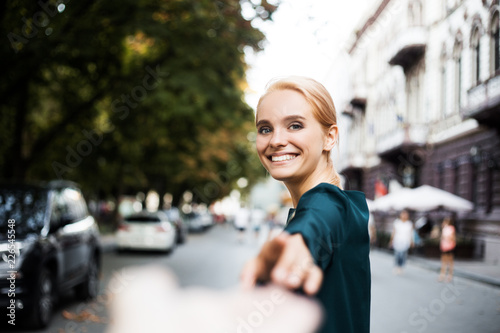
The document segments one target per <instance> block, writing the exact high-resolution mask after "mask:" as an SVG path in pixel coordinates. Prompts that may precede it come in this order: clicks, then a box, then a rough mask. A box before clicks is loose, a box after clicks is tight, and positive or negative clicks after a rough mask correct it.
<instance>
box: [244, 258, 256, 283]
mask: <svg viewBox="0 0 500 333" xmlns="http://www.w3.org/2000/svg"><path fill="white" fill-rule="evenodd" d="M257 260H258V259H257V258H255V259H252V260H250V261H248V262H247V263H246V264H245V266H244V267H243V270H242V271H241V274H240V283H241V286H242V287H243V289H251V288H253V287H254V286H255V284H256V283H257V276H258V263H257Z"/></svg>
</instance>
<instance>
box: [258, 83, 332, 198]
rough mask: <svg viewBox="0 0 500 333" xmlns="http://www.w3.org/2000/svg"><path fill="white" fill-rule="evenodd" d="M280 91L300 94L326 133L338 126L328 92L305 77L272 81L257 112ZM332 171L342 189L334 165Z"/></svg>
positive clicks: (319, 84)
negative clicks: (264, 102)
mask: <svg viewBox="0 0 500 333" xmlns="http://www.w3.org/2000/svg"><path fill="white" fill-rule="evenodd" d="M280 90H293V91H296V92H298V93H300V94H301V95H302V96H303V97H304V98H305V100H306V101H307V102H308V103H309V105H311V108H312V113H313V115H314V118H315V119H316V120H317V121H318V122H319V123H320V124H321V126H323V128H324V130H325V133H327V132H328V131H329V130H330V127H331V126H333V125H335V126H336V125H337V111H336V110H335V104H334V103H333V99H332V96H331V95H330V94H329V93H328V90H326V88H325V87H324V86H323V85H322V84H321V83H319V82H318V81H316V80H314V79H311V78H308V77H303V76H289V77H285V78H277V79H273V80H271V81H270V82H269V83H268V84H267V86H266V91H265V93H264V94H263V95H262V96H261V97H260V99H259V103H258V104H257V112H259V109H260V107H261V103H262V101H263V100H264V98H265V97H266V96H267V95H269V94H270V93H272V92H275V91H280ZM329 159H330V158H329ZM332 171H333V179H332V184H334V185H336V186H338V187H339V188H342V186H341V182H340V176H339V174H338V173H337V171H335V168H334V167H333V163H332Z"/></svg>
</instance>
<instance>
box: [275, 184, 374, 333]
mask: <svg viewBox="0 0 500 333" xmlns="http://www.w3.org/2000/svg"><path fill="white" fill-rule="evenodd" d="M285 231H287V232H288V233H290V234H296V233H299V234H301V235H302V236H303V238H304V241H305V243H306V244H307V246H308V248H309V250H310V251H311V254H312V256H313V258H314V260H315V262H316V264H317V265H318V266H319V267H320V268H321V269H322V270H323V273H324V277H323V283H322V286H321V288H320V290H319V292H318V294H317V295H316V297H317V298H318V300H319V302H320V303H321V304H322V305H323V307H324V310H325V312H324V317H325V318H324V322H323V326H322V327H321V330H320V332H325V333H326V332H328V333H349V332H353V333H368V332H369V331H370V288H371V274H370V259H369V251H370V240H369V237H368V207H367V205H366V198H365V195H364V194H363V193H362V192H357V191H343V190H341V189H339V188H338V187H337V186H335V185H332V184H327V183H321V184H319V185H317V186H316V187H314V188H312V189H310V190H309V191H307V192H306V193H304V194H303V195H302V197H301V198H300V200H299V203H298V204H297V207H296V209H291V210H290V214H289V219H288V223H287V225H286V227H285Z"/></svg>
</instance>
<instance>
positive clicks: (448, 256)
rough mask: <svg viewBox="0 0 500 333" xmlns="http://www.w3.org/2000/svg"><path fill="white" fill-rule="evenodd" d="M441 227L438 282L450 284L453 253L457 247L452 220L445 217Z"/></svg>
mask: <svg viewBox="0 0 500 333" xmlns="http://www.w3.org/2000/svg"><path fill="white" fill-rule="evenodd" d="M441 226H442V229H441V240H440V243H439V247H440V249H441V273H440V274H439V278H438V280H439V281H440V282H441V281H446V282H450V281H451V280H452V279H453V257H454V255H453V253H454V251H455V247H456V245H457V242H456V232H455V227H454V226H453V219H452V218H451V217H450V216H447V217H445V218H444V219H443V223H442V225H441Z"/></svg>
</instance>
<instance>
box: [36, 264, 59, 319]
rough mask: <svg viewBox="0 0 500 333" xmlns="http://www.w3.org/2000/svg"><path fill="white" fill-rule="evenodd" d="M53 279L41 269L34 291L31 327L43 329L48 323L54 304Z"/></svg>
mask: <svg viewBox="0 0 500 333" xmlns="http://www.w3.org/2000/svg"><path fill="white" fill-rule="evenodd" d="M54 296H55V293H54V279H53V277H52V274H51V272H50V270H49V269H47V268H43V269H42V271H41V272H40V276H39V278H38V283H37V286H36V290H35V299H34V305H33V306H34V309H33V322H32V324H33V326H34V327H36V328H44V327H47V325H48V324H49V322H50V319H51V317H52V311H53V310H54V303H55V297H54Z"/></svg>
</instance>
